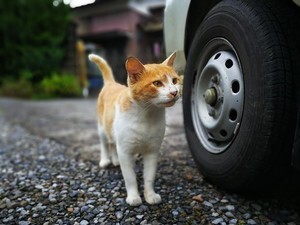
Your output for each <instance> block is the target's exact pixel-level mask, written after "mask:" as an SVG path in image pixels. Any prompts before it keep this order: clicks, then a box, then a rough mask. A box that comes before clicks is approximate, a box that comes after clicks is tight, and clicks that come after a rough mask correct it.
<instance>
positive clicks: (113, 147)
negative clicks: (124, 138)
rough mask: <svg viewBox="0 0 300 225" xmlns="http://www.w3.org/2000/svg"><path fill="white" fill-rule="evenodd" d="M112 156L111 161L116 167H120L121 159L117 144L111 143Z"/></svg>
mask: <svg viewBox="0 0 300 225" xmlns="http://www.w3.org/2000/svg"><path fill="white" fill-rule="evenodd" d="M109 147H110V155H111V161H112V164H113V165H114V166H119V165H120V162H119V158H118V154H117V149H116V144H115V143H110V146H109Z"/></svg>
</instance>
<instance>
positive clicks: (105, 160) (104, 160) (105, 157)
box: [98, 124, 111, 168]
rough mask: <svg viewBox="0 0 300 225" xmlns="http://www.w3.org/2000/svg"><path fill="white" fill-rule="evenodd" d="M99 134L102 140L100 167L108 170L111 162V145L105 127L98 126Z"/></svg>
mask: <svg viewBox="0 0 300 225" xmlns="http://www.w3.org/2000/svg"><path fill="white" fill-rule="evenodd" d="M98 134H99V138H100V162H99V165H100V167H101V168H106V167H107V166H109V165H110V163H111V160H110V157H109V144H108V139H107V137H106V134H105V132H104V129H103V127H102V126H101V125H100V124H98Z"/></svg>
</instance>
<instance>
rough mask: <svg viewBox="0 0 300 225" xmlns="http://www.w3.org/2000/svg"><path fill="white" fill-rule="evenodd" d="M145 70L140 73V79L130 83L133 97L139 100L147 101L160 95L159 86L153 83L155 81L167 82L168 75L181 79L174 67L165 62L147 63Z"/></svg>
mask: <svg viewBox="0 0 300 225" xmlns="http://www.w3.org/2000/svg"><path fill="white" fill-rule="evenodd" d="M144 68H145V70H144V71H143V72H142V73H141V74H140V79H139V80H138V81H137V82H135V83H130V80H129V84H128V85H129V86H130V89H131V93H132V97H133V98H134V99H135V100H137V101H147V100H150V99H152V98H154V97H156V96H157V95H158V87H155V85H153V82H155V81H161V82H162V83H167V81H168V78H167V75H168V76H171V77H174V78H176V79H179V77H178V75H177V73H176V72H175V71H174V70H173V68H172V67H170V66H167V65H165V64H146V65H144Z"/></svg>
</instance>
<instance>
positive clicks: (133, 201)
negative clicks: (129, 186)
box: [126, 195, 142, 206]
mask: <svg viewBox="0 0 300 225" xmlns="http://www.w3.org/2000/svg"><path fill="white" fill-rule="evenodd" d="M126 202H127V203H128V204H129V205H131V206H138V205H140V204H142V199H141V197H140V196H138V195H133V196H128V197H127V198H126Z"/></svg>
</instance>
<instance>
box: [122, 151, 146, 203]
mask: <svg viewBox="0 0 300 225" xmlns="http://www.w3.org/2000/svg"><path fill="white" fill-rule="evenodd" d="M118 156H119V161H120V165H121V170H122V174H123V178H124V181H125V186H126V191H127V198H126V202H127V203H128V204H129V205H131V206H137V205H140V204H142V199H141V197H140V195H139V192H138V187H137V181H136V175H135V172H134V164H135V161H134V157H133V155H131V154H128V153H124V152H123V149H122V150H121V151H120V150H119V149H118Z"/></svg>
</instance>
